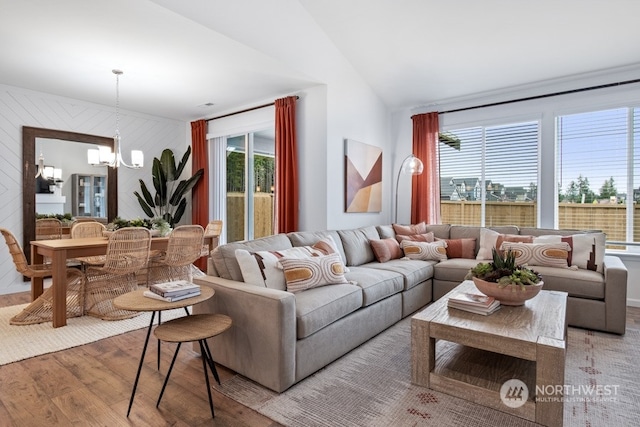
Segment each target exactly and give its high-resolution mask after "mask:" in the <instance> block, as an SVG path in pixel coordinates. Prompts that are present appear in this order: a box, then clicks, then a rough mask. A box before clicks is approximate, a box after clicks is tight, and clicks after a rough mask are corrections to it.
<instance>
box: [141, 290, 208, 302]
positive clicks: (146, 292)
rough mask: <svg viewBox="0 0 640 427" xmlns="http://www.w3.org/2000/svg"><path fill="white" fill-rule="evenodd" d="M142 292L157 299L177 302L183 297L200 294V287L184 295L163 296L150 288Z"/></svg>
mask: <svg viewBox="0 0 640 427" xmlns="http://www.w3.org/2000/svg"><path fill="white" fill-rule="evenodd" d="M142 294H143V295H144V296H145V297H147V298H152V299H157V300H160V301H166V302H176V301H181V300H183V299H187V298H191V297H195V296H198V295H200V289H195V290H192V291H191V293H188V294H182V295H178V296H172V297H163V296H161V295H158V294H156V293H155V292H152V291H150V290H146V291H144V292H143V293H142Z"/></svg>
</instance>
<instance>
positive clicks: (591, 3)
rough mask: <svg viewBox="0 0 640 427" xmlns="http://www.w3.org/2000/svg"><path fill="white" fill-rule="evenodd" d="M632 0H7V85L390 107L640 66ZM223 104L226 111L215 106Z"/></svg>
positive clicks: (97, 98) (186, 107)
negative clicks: (364, 94)
mask: <svg viewBox="0 0 640 427" xmlns="http://www.w3.org/2000/svg"><path fill="white" fill-rule="evenodd" d="M638 16H640V2H637V1H632V0H607V1H604V0H563V1H557V0H538V1H530V2H524V1H510V0H484V1H477V0H455V1H447V2H445V1H436V0H233V1H230V0H189V1H183V0H135V1H131V0H109V1H100V0H56V1H50V0H20V1H17V0H0V55H1V59H0V84H7V85H11V86H17V87H22V88H27V89H32V90H36V91H40V92H45V93H51V94H56V95H62V96H67V97H71V98H74V99H79V100H84V101H89V102H95V103H99V104H104V105H112V104H113V103H114V99H115V77H114V75H113V74H112V73H111V70H112V69H114V68H119V69H122V70H123V71H124V75H123V76H122V77H121V80H120V93H121V107H122V108H124V109H128V110H133V111H139V112H144V113H148V114H153V115H159V116H163V117H169V118H175V119H179V120H193V119H196V118H200V117H211V116H214V115H216V114H219V113H221V112H227V111H233V110H234V109H236V108H239V107H241V106H247V105H250V104H253V103H260V102H264V101H268V100H273V98H275V97H278V96H283V95H287V94H292V93H295V92H296V91H300V90H303V89H304V88H306V87H310V86H314V85H318V84H322V83H326V82H327V79H328V78H329V77H328V76H330V75H331V62H332V61H334V60H335V59H336V55H339V56H340V57H343V60H346V61H347V62H348V63H349V64H350V66H351V67H353V69H354V70H355V72H357V73H358V74H359V75H360V76H361V77H362V79H363V80H365V81H366V82H367V83H368V84H369V85H370V86H371V88H372V89H373V90H374V91H375V92H376V93H377V94H378V96H379V97H380V98H381V99H382V100H383V102H384V103H385V104H386V105H387V106H388V107H389V108H390V109H396V108H407V107H413V106H417V105H425V104H430V103H437V102H441V101H443V100H450V99H455V98H459V97H465V96H469V95H474V94H482V93H488V92H491V91H496V90H500V89H505V88H512V87H519V86H522V85H531V84H536V83H540V82H544V81H548V80H553V79H558V78H571V77H574V76H581V75H583V74H585V73H592V72H599V71H604V72H606V71H607V70H609V69H618V68H619V67H631V68H634V67H635V66H639V68H640V50H638V48H637V40H640V26H638V25H637V17H638ZM208 103H212V104H213V106H207V105H206V104H208Z"/></svg>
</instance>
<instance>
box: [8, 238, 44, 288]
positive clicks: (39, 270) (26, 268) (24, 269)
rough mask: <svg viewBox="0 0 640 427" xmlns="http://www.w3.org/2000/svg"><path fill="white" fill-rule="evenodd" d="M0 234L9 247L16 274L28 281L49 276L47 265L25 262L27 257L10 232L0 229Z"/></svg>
mask: <svg viewBox="0 0 640 427" xmlns="http://www.w3.org/2000/svg"><path fill="white" fill-rule="evenodd" d="M0 232H1V233H2V236H3V237H4V241H5V242H6V243H7V246H8V247H9V253H10V254H11V258H12V259H13V263H14V265H15V266H16V270H18V273H20V274H22V275H23V276H26V277H28V278H30V279H31V278H33V277H47V276H51V266H50V265H49V264H29V263H28V262H27V257H26V256H25V255H24V252H23V251H22V247H21V246H20V243H18V240H17V239H16V236H14V235H13V233H12V232H11V231H9V230H7V229H6V228H0Z"/></svg>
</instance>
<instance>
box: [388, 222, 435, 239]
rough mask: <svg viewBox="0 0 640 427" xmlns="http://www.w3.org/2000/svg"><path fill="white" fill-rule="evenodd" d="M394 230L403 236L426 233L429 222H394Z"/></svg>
mask: <svg viewBox="0 0 640 427" xmlns="http://www.w3.org/2000/svg"><path fill="white" fill-rule="evenodd" d="M392 226H393V231H395V232H396V234H400V235H402V236H411V235H413V234H425V233H426V232H427V223H426V222H424V221H423V222H421V223H418V224H411V225H400V224H392Z"/></svg>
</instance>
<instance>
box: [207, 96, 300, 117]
mask: <svg viewBox="0 0 640 427" xmlns="http://www.w3.org/2000/svg"><path fill="white" fill-rule="evenodd" d="M296 99H300V97H299V96H297V95H296ZM272 105H276V103H275V102H270V103H268V104H262V105H257V106H255V107H251V108H246V109H244V110H240V111H235V112H233V113H228V114H223V115H222V116H217V117H211V118H210V119H206V120H205V121H207V122H210V121H211V120H217V119H222V118H224V117H229V116H235V115H236V114H242V113H246V112H249V111H253V110H259V109H260V108H265V107H271V106H272Z"/></svg>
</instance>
